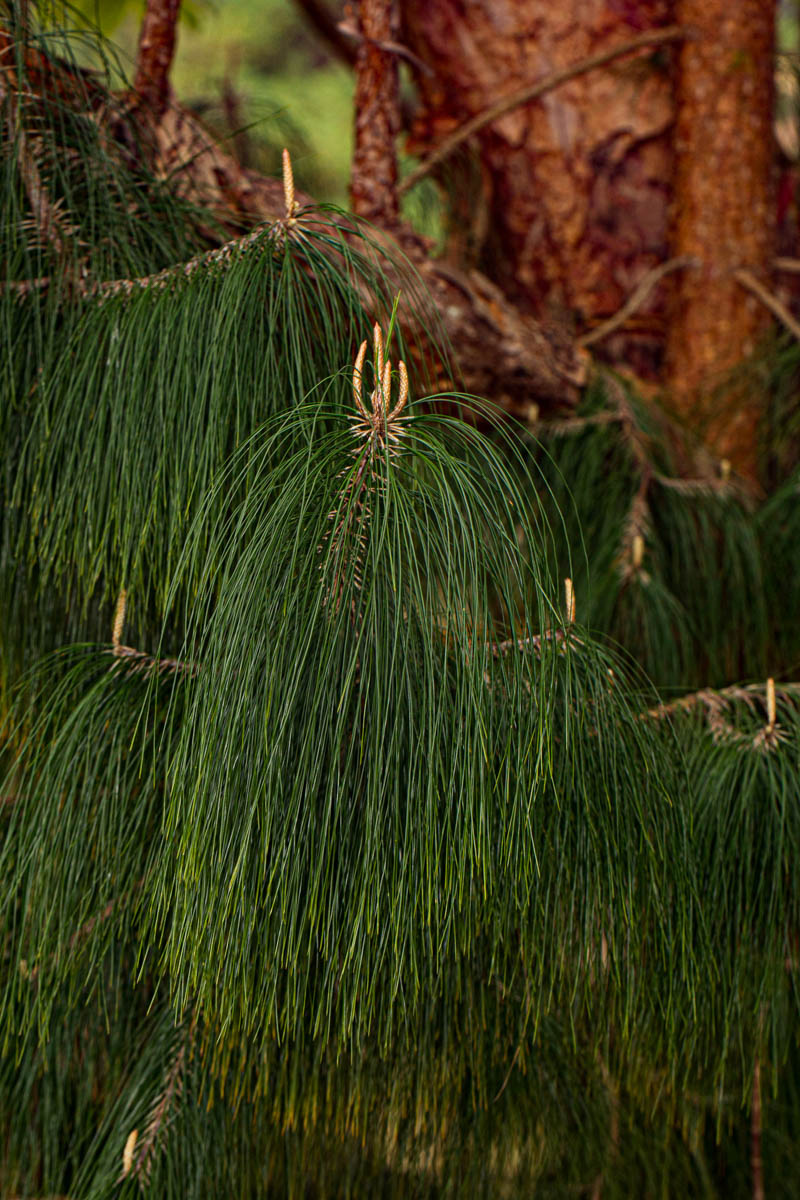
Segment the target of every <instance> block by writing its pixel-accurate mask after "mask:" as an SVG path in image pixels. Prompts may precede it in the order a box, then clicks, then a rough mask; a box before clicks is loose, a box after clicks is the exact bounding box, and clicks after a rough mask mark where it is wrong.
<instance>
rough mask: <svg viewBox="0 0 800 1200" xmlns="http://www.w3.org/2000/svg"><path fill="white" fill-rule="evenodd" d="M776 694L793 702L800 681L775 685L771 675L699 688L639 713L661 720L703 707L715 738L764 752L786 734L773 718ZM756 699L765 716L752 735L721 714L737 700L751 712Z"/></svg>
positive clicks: (797, 698)
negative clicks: (754, 680)
mask: <svg viewBox="0 0 800 1200" xmlns="http://www.w3.org/2000/svg"><path fill="white" fill-rule="evenodd" d="M778 697H780V698H781V699H783V700H785V701H790V700H792V699H794V700H795V701H796V702H797V701H800V683H783V684H779V685H777V686H776V684H775V682H774V680H773V679H768V680H767V682H766V684H748V685H746V686H741V685H739V684H732V685H731V686H729V687H726V688H719V689H714V688H701V689H700V690H699V691H696V692H690V693H689V694H687V695H686V696H680V697H679V698H678V699H677V700H671V701H665V702H662V703H661V704H657V705H656V706H655V707H654V708H649V709H648V710H647V711H646V712H645V713H643V714H642V717H643V718H645V719H648V720H655V721H661V720H664V719H665V718H671V717H673V716H675V715H677V714H678V713H690V712H692V711H693V710H695V709H698V708H699V709H702V710H703V714H704V716H705V719H706V721H707V723H708V727H709V729H710V730H711V734H712V737H713V738H714V741H715V742H729V743H733V744H736V745H742V746H749V747H750V748H751V749H753V750H759V751H762V752H765V753H766V752H768V751H770V750H774V749H776V748H777V746H778V745H779V743H780V742H783V741H785V740H786V738H787V735H786V733H785V731H784V730H782V729H781V728H780V725H779V723H778V720H777V714H776V698H778ZM757 700H759V701H761V704H762V706H763V708H764V709H765V715H766V718H767V719H766V722H765V723H764V725H763V727H762V728H761V729H759V731H758V732H757V733H756V734H755V735H753V734H748V733H743V732H742V731H741V730H738V729H736V728H734V726H733V725H731V724H730V722H729V721H728V720H726V717H725V715H724V714H725V713H726V712H727V711H728V710H729V709H730V708H731V707H732V706H733V705H734V704H737V703H739V704H743V705H745V707H746V708H747V709H748V710H749V711H750V712H751V713H753V714H755V712H756V701H757Z"/></svg>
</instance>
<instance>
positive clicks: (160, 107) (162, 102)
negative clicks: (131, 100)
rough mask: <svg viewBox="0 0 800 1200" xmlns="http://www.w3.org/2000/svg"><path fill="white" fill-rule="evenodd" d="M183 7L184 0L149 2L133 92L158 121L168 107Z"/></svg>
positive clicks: (140, 34)
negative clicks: (170, 76)
mask: <svg viewBox="0 0 800 1200" xmlns="http://www.w3.org/2000/svg"><path fill="white" fill-rule="evenodd" d="M180 6H181V0H147V8H146V9H145V14H144V20H143V21H142V28H141V30H140V33H139V50H138V53H137V56H136V76H135V79H134V82H133V90H134V92H135V94H136V97H137V100H138V101H139V103H140V104H142V105H143V106H144V107H146V108H147V109H149V111H150V112H151V113H152V114H153V116H155V117H160V116H161V114H162V113H163V112H164V111H165V109H166V107H167V104H168V103H169V97H170V84H169V69H170V67H171V65H172V59H173V55H174V54H175V28H176V25H177V23H178V10H179V9H180Z"/></svg>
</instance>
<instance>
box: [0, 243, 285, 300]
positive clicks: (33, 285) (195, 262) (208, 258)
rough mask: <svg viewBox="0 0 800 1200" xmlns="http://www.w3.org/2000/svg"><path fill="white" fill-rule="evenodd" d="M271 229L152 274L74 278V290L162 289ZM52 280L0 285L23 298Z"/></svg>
mask: <svg viewBox="0 0 800 1200" xmlns="http://www.w3.org/2000/svg"><path fill="white" fill-rule="evenodd" d="M271 229H272V226H266V225H260V226H259V227H258V228H257V229H254V230H253V232H252V233H248V234H247V235H246V236H245V237H238V238H232V239H231V240H230V241H229V242H224V243H223V245H221V246H218V247H216V248H215V249H213V250H204V251H203V252H202V253H201V254H196V255H195V256H194V258H189V259H187V260H186V262H183V263H175V265H174V266H171V267H165V268H164V269H163V271H157V272H156V273H155V274H153V275H141V276H138V277H136V278H133V279H105V280H88V279H83V280H77V281H76V283H75V287H74V291H75V292H76V293H77V294H78V295H79V296H83V297H84V298H86V299H97V300H102V299H108V298H109V297H111V296H130V295H132V294H133V293H134V292H140V291H148V290H152V291H163V289H164V288H167V287H169V285H170V284H171V283H174V282H176V281H177V280H179V279H191V277H192V276H193V275H195V274H196V273H197V272H198V271H200V270H202V269H203V268H205V267H213V266H228V265H229V264H230V263H231V262H233V261H234V259H235V258H236V257H238V255H240V254H243V253H246V252H247V251H248V250H250V249H252V248H253V247H255V246H257V245H258V243H259V242H261V241H262V240H263V241H267V240H268V238H269V234H270V232H271ZM52 283H53V280H52V279H51V277H50V276H49V275H43V276H42V277H41V278H39V279H22V280H17V281H13V280H12V281H10V282H9V283H5V284H2V285H0V286H1V287H2V289H3V290H5V291H9V292H16V294H17V296H18V297H19V298H20V299H24V298H25V297H26V296H28V295H30V294H31V293H32V292H45V291H47V289H48V288H49V287H50V286H51V285H52Z"/></svg>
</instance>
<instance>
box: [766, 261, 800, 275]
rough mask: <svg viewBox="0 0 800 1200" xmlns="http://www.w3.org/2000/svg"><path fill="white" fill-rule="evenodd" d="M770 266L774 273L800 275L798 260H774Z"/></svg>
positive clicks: (799, 262)
mask: <svg viewBox="0 0 800 1200" xmlns="http://www.w3.org/2000/svg"><path fill="white" fill-rule="evenodd" d="M772 265H773V267H774V268H775V270H776V271H785V272H786V273H787V274H788V275H800V258H776V259H775V261H774V263H773V264H772Z"/></svg>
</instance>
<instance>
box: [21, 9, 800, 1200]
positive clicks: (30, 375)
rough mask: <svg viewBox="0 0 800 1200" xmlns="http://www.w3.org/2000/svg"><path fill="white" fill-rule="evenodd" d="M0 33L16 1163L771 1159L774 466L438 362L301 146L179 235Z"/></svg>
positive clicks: (788, 1019)
mask: <svg viewBox="0 0 800 1200" xmlns="http://www.w3.org/2000/svg"><path fill="white" fill-rule="evenodd" d="M23 16H24V18H25V19H24V20H23ZM12 18H13V19H12ZM2 36H3V42H2V46H3V52H4V62H5V64H6V65H5V69H4V74H3V76H2V89H3V90H2V96H1V97H0V100H1V101H2V116H3V128H4V130H5V131H6V132H5V133H4V137H3V142H2V147H3V172H4V181H3V185H4V191H3V194H4V196H5V197H6V198H7V203H6V205H5V206H4V211H3V218H2V245H3V260H4V262H5V264H6V268H7V269H6V280H5V283H4V284H3V287H2V291H1V292H0V311H2V318H3V320H2V330H3V335H2V336H3V349H4V353H3V360H2V361H3V394H4V403H3V409H2V434H3V436H2V442H1V443H0V444H2V447H3V468H4V469H3V474H2V494H3V508H2V521H3V528H2V543H1V545H2V552H1V553H0V587H1V588H2V591H1V593H0V594H1V595H2V603H0V611H1V612H2V627H0V654H1V655H2V671H3V674H2V682H3V708H4V713H3V715H4V724H3V741H2V755H3V762H2V766H3V773H4V782H3V784H2V797H3V808H2V821H3V841H2V850H0V880H2V885H1V886H0V931H2V947H3V955H2V963H1V965H0V1030H2V1034H3V1037H2V1050H3V1058H2V1059H1V1060H0V1114H2V1115H1V1116H0V1122H1V1124H0V1128H2V1131H3V1154H2V1156H1V1157H2V1163H1V1165H0V1192H1V1193H2V1194H3V1195H8V1196H12V1195H29V1196H44V1195H51V1196H52V1195H68V1196H69V1197H70V1198H71V1200H79V1198H89V1197H91V1198H95V1197H97V1198H100V1197H107V1196H108V1197H110V1196H116V1195H138V1194H147V1195H151V1196H158V1197H161V1196H175V1197H181V1198H186V1197H193V1196H198V1197H205V1196H208V1195H219V1196H243V1197H244V1196H254V1195H267V1194H275V1195H284V1194H285V1195H292V1196H293V1195H297V1196H299V1195H312V1196H320V1197H324V1196H340V1195H354V1196H367V1195H369V1196H372V1195H387V1196H390V1195H397V1196H406V1195H431V1196H434V1195H448V1194H449V1195H460V1194H463V1193H464V1192H465V1191H466V1190H467V1189H470V1190H473V1191H475V1192H477V1193H478V1194H481V1195H487V1196H488V1195H491V1196H495V1195H509V1196H514V1195H520V1194H529V1193H530V1192H531V1190H532V1189H533V1188H534V1186H535V1187H536V1190H537V1194H542V1195H553V1196H559V1195H567V1194H575V1193H576V1192H578V1193H580V1194H586V1195H601V1194H602V1195H603V1196H614V1195H619V1196H628V1195H632V1194H650V1193H654V1192H655V1191H656V1190H659V1191H661V1192H662V1194H673V1193H674V1192H676V1191H677V1190H678V1189H679V1188H683V1189H684V1190H685V1191H688V1193H689V1194H692V1195H702V1194H708V1195H714V1194H725V1195H737V1194H739V1193H740V1192H741V1194H743V1195H747V1194H750V1189H751V1183H752V1184H753V1186H754V1187H755V1184H756V1183H757V1182H758V1180H759V1179H760V1178H761V1174H762V1171H766V1173H767V1177H768V1178H769V1180H770V1181H773V1180H774V1181H775V1186H776V1187H777V1181H778V1180H779V1179H785V1180H786V1181H787V1184H786V1186H787V1190H791V1185H792V1184H793V1182H794V1181H795V1180H796V1179H797V1177H798V1172H800V1164H798V1162H797V1157H796V1152H795V1150H794V1145H796V1139H794V1137H793V1135H794V1130H795V1126H796V1122H797V1114H798V1111H800V1108H798V1102H797V1098H796V1096H795V1090H796V1084H795V1079H796V1063H797V1045H796V1035H795V1029H796V1018H797V1007H796V1005H797V997H796V987H795V979H796V971H797V961H796V960H797V931H798V928H800V921H799V920H798V918H799V917H800V913H798V904H799V902H800V877H798V862H800V856H799V855H798V850H800V816H799V815H798V809H797V804H796V797H797V794H798V781H799V780H800V762H798V745H800V741H798V735H799V734H800V709H799V708H798V701H799V700H800V688H798V687H797V685H795V684H791V683H783V684H782V683H776V682H775V680H774V676H776V675H777V674H778V667H781V668H783V669H785V667H786V665H789V664H792V663H793V662H796V661H797V656H798V635H797V632H796V628H795V622H794V620H793V614H794V612H796V607H795V603H794V590H795V589H796V587H797V583H796V579H797V572H796V571H795V570H794V567H793V554H794V546H795V545H796V527H797V498H796V497H797V483H796V479H793V478H789V479H787V480H786V481H785V482H784V483H783V484H782V486H781V487H780V488H779V489H778V490H776V492H775V493H774V495H772V496H771V497H770V499H769V500H768V502H767V503H766V504H764V505H763V506H761V507H760V508H758V509H754V506H753V504H752V502H751V500H750V497H749V496H748V494H747V493H746V492H744V491H743V490H742V489H741V487H740V485H739V484H738V483H737V481H736V479H735V477H730V476H729V475H728V474H727V473H726V472H725V471H719V470H718V469H717V467H716V464H713V463H712V462H710V460H708V459H707V458H703V456H702V455H699V456H698V462H697V471H696V475H695V476H691V477H687V476H686V475H685V474H684V475H682V476H679V475H678V474H677V471H676V470H675V464H674V463H673V462H672V461H671V459H670V455H669V452H668V449H667V444H668V443H667V440H666V439H665V438H664V437H663V436H662V432H661V429H662V427H661V425H660V423H659V420H658V419H657V418H656V416H654V413H653V410H652V408H650V407H648V406H645V405H644V404H643V403H642V402H641V400H640V399H639V398H638V397H637V396H636V395H635V394H634V393H633V392H632V390H631V389H630V388H629V387H627V386H626V385H624V384H623V382H622V381H621V380H620V378H618V377H617V376H615V375H614V374H612V373H610V372H607V373H605V374H604V375H602V376H599V377H598V379H597V382H596V383H595V385H594V386H593V388H592V389H591V390H590V391H589V393H588V394H587V396H586V398H585V401H584V404H583V407H582V409H581V410H580V412H578V413H577V414H576V415H574V416H571V417H569V418H568V419H565V420H564V421H560V422H558V421H549V422H542V423H535V422H534V423H533V424H529V425H528V426H527V427H520V426H515V425H512V424H510V423H509V422H507V421H504V422H501V421H500V420H499V419H498V417H497V415H496V411H495V410H493V409H491V408H490V407H489V406H488V405H487V404H485V403H483V402H481V401H480V400H478V399H476V398H474V397H471V396H468V395H464V394H460V393H450V392H448V393H436V392H434V393H433V394H428V389H427V388H426V378H425V369H427V370H428V372H429V374H430V377H432V378H436V377H438V376H439V375H440V374H441V373H442V371H443V369H444V368H443V366H442V363H443V362H444V352H443V351H441V350H440V358H439V359H436V360H431V361H426V362H425V363H424V364H422V365H421V364H420V353H419V345H418V344H416V345H415V346H410V345H409V344H408V343H407V342H406V341H404V338H403V329H404V325H405V318H404V314H405V313H406V312H412V311H413V313H414V320H416V322H417V323H427V324H429V325H430V326H431V330H432V332H431V339H430V342H429V344H428V348H427V351H426V353H427V354H428V355H431V356H432V355H434V354H435V352H436V348H435V342H436V332H437V327H436V325H435V324H434V323H433V322H432V321H431V319H430V310H429V309H428V310H426V309H425V303H426V301H425V296H424V291H423V289H422V286H421V284H420V281H419V279H418V277H415V275H414V272H413V269H412V267H411V265H410V264H409V263H408V262H407V261H406V262H403V261H402V260H401V259H400V257H399V256H395V257H394V258H393V257H392V256H391V253H390V251H389V250H388V249H387V245H386V242H385V240H383V239H378V238H377V237H376V235H375V234H374V232H373V231H371V230H370V229H369V227H367V226H366V225H364V224H363V223H360V222H359V221H357V220H355V219H354V218H352V217H348V216H347V215H346V214H344V213H340V212H336V211H328V210H320V209H316V208H309V207H306V206H302V205H301V204H300V203H299V202H298V200H297V196H296V193H295V190H294V183H293V178H292V172H291V163H290V161H289V158H288V155H286V156H285V158H284V178H283V181H282V187H283V211H282V213H281V215H280V216H279V217H278V218H277V219H275V220H274V221H272V222H270V223H267V224H264V225H261V226H259V227H257V228H255V229H254V230H252V231H250V232H248V233H246V234H245V235H243V236H240V237H237V238H235V239H234V240H232V241H225V242H223V244H222V246H219V245H212V248H209V242H212V243H213V242H214V241H216V242H219V241H220V240H221V239H222V238H223V237H224V236H225V234H226V231H225V229H223V228H219V227H217V228H216V230H215V228H214V220H215V216H214V215H213V214H210V213H209V212H208V211H206V210H203V209H201V208H199V207H198V206H197V205H196V204H194V203H193V202H190V200H189V199H187V198H186V196H185V195H184V196H181V194H180V191H179V190H176V189H175V188H174V187H172V186H170V184H169V181H164V180H163V179H159V178H158V177H157V175H156V174H155V173H154V172H153V170H152V159H151V157H150V151H151V147H149V146H148V145H147V144H146V143H145V144H142V145H139V143H137V141H136V135H137V131H138V132H141V129H142V128H143V127H142V126H141V125H138V124H137V123H136V122H135V121H134V120H133V119H132V117H131V113H130V109H129V107H128V106H127V102H126V101H121V100H119V99H118V98H117V99H115V96H114V93H113V91H112V89H111V86H110V73H107V74H105V75H103V74H101V73H99V72H98V71H95V72H93V73H91V74H90V73H88V72H86V70H85V68H84V67H82V66H79V65H78V63H77V62H76V61H75V60H74V59H70V54H71V51H72V50H73V49H74V47H75V45H76V37H75V35H74V34H73V35H72V36H70V35H69V34H68V33H66V32H65V31H64V30H59V31H56V32H54V31H53V30H52V29H50V28H48V27H47V26H39V25H37V24H36V19H35V15H34V16H31V14H29V13H24V14H23V12H22V11H21V10H20V11H16V10H14V11H12V12H11V14H10V17H9V21H8V22H7V23H6V25H4V26H3V31H2ZM81 36H82V39H85V38H86V35H85V34H83V35H81ZM91 45H92V47H93V53H95V54H100V53H102V50H103V48H102V45H101V44H100V43H99V42H97V41H92V43H91ZM98 113H101V114H102V119H98V118H97V114H98ZM114 122H117V123H118V128H119V126H122V127H123V128H124V130H125V136H115V137H114V138H110V137H109V136H108V132H107V131H108V129H109V127H111V125H112V124H113V123H114ZM216 220H217V221H220V216H219V214H216ZM398 281H400V282H401V283H402V287H403V297H402V300H401V302H400V304H399V306H398V301H397V297H396V291H395V289H396V287H397V285H398ZM376 317H377V318H378V320H377V323H376V321H375V318H376ZM411 323H412V320H411V319H410V320H409V324H411ZM431 347H433V348H431ZM411 351H413V352H414V357H412V353H411ZM393 364H394V365H393ZM406 364H407V365H406ZM565 580H566V584H565ZM720 580H721V581H722V582H720ZM779 584H780V589H779ZM776 595H780V596H781V597H782V601H781V603H780V604H775V603H774V601H773V602H771V603H770V597H774V596H776ZM774 664H778V666H775V665H774ZM768 676H770V677H769V678H768ZM731 678H741V679H747V678H751V679H753V678H756V679H760V680H761V681H762V682H758V683H755V684H753V683H750V684H748V683H743V684H734V685H731V684H730V683H729V680H730V679H731ZM650 680H652V681H654V682H650ZM686 688H695V689H699V690H694V691H690V692H686V691H685V690H684V689H686ZM750 1114H752V1118H751V1115H750ZM762 1129H763V1144H762ZM751 1135H752V1138H753V1149H752V1153H751V1151H750V1149H749V1147H748V1144H747V1139H748V1137H750V1136H751ZM762 1156H763V1160H764V1162H763V1166H762ZM723 1189H724V1190H723Z"/></svg>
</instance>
